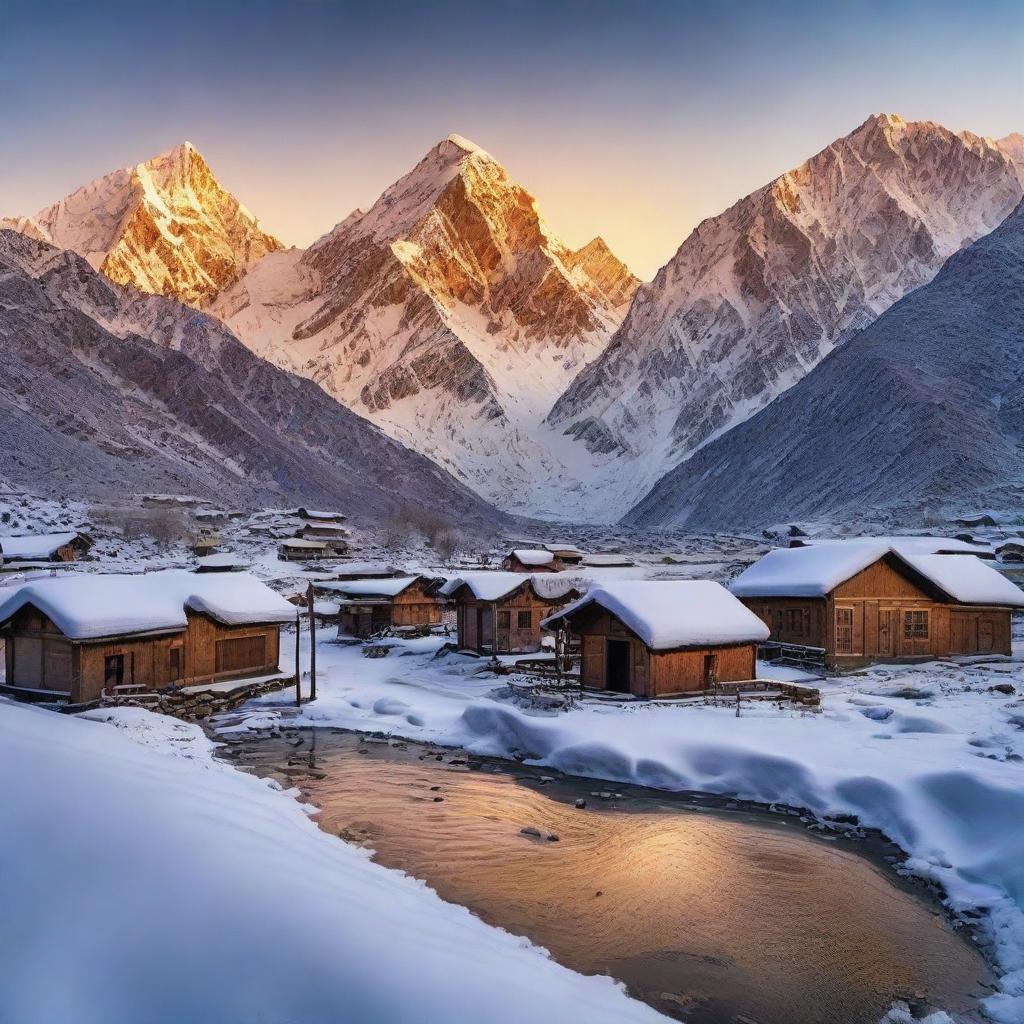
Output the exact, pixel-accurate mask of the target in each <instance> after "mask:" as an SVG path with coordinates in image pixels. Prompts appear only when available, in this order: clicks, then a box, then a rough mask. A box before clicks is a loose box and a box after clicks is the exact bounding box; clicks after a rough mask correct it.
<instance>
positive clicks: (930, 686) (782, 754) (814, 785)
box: [227, 639, 1024, 1024]
mask: <svg viewBox="0 0 1024 1024" xmlns="http://www.w3.org/2000/svg"><path fill="white" fill-rule="evenodd" d="M438 646H439V644H438V642H437V641H435V640H431V639H426V640H419V641H411V642H408V643H398V644H397V645H396V646H395V648H394V649H393V650H392V651H391V652H390V654H389V656H388V657H386V658H380V659H366V658H363V657H362V656H361V653H360V650H359V648H358V647H357V646H356V647H346V646H340V645H336V644H332V643H321V644H320V645H319V646H318V653H317V659H318V670H319V674H318V694H319V696H318V700H317V701H316V702H315V703H314V704H307V705H304V706H303V708H302V709H301V711H300V712H299V713H298V714H297V715H294V711H293V709H290V708H288V707H287V705H286V704H285V703H284V702H283V701H282V700H281V698H274V697H268V698H265V699H263V700H260V701H257V702H254V703H253V704H251V705H248V706H247V708H246V712H247V713H246V715H245V717H244V720H242V721H233V723H232V724H231V725H229V726H227V728H228V729H229V730H230V732H231V734H233V735H237V734H239V733H242V732H245V731H246V730H271V729H274V728H276V727H279V725H280V724H281V723H282V722H283V721H285V720H287V721H289V722H291V723H292V724H295V725H303V726H313V727H316V726H337V727H340V728H347V729H356V730H363V731H369V732H378V731H381V732H384V733H387V734H390V735H394V736H404V737H408V738H411V739H416V740H430V741H432V742H437V743H442V744H446V745H451V746H460V747H463V748H464V749H466V750H468V751H470V752H473V753H477V754H481V755H491V756H496V757H509V758H518V759H521V760H523V761H524V762H526V763H529V764H536V765H546V766H550V767H553V768H557V769H559V770H560V771H564V772H567V773H569V774H576V775H585V776H592V777H595V778H601V779H606V780H609V781H615V782H623V783H636V784H639V785H644V786H651V787H654V788H658V789H664V790H670V791H673V790H675V791H679V790H703V791H707V792H711V793H719V794H730V795H734V796H737V797H739V798H741V799H746V800H751V801H755V802H757V803H762V804H765V805H769V806H770V805H772V804H775V803H783V804H788V805H792V806H797V807H803V808H807V809H808V810H809V811H810V812H811V813H813V814H814V815H816V816H818V817H820V818H822V819H825V818H827V817H829V816H833V817H834V816H850V815H852V816H856V818H857V819H858V820H859V821H861V822H862V823H863V824H865V825H866V826H868V827H871V828H876V829H878V830H879V831H881V832H882V833H884V834H885V835H886V836H888V837H889V838H890V839H891V840H892V841H893V842H895V843H896V844H898V845H899V847H900V848H901V849H902V850H904V851H906V853H907V855H908V857H907V862H906V867H907V869H908V870H910V871H912V872H913V873H914V874H916V875H918V876H920V877H922V878H924V879H927V880H929V881H932V882H934V883H936V884H937V885H939V886H941V888H942V890H943V891H944V892H945V893H946V899H947V905H948V906H949V908H950V910H951V911H952V912H953V913H955V914H957V915H960V916H962V917H964V918H965V919H967V920H973V921H976V922H977V923H978V926H979V930H980V933H981V934H982V935H983V936H984V939H985V941H986V943H987V945H988V947H989V950H990V953H991V956H992V957H993V959H994V961H995V963H996V964H998V966H999V969H1000V973H1001V982H1000V984H1001V991H1000V992H998V993H996V994H994V995H992V996H990V997H989V998H987V999H986V1000H984V1003H983V1005H984V1007H985V1010H986V1012H987V1013H988V1014H989V1015H990V1016H991V1017H992V1019H993V1020H995V1021H998V1022H999V1024H1019V1022H1020V1021H1021V1020H1022V1019H1024V829H1021V828H1020V827H1019V826H1014V824H1013V823H1019V822H1020V821H1024V787H1022V783H1024V707H1022V703H1021V701H1020V700H1019V699H1018V697H1017V695H1018V694H1019V693H1021V692H1024V662H1022V661H1021V660H1020V659H1019V657H1018V658H1015V659H1012V660H1011V659H987V660H983V659H973V660H971V661H967V662H959V663H958V662H952V661H949V662H935V663H930V664H926V665H915V666H899V667H896V666H887V667H878V668H875V669H871V670H868V671H865V672H863V673H860V674H858V675H856V676H850V677H845V678H843V679H841V680H839V681H836V682H827V683H825V684H823V705H822V708H821V710H820V711H819V712H812V711H808V710H806V709H795V708H793V707H791V706H786V705H781V706H775V705H773V704H770V703H758V704H754V703H751V704H749V705H747V706H745V707H744V708H743V709H742V710H741V714H740V717H738V718H737V717H736V715H735V709H734V708H733V707H732V706H730V707H714V706H711V705H707V704H704V703H691V704H688V705H685V706H683V705H678V704H676V705H668V704H653V703H652V704H618V703H616V704H610V703H607V702H604V701H598V700H584V701H582V702H580V703H579V704H578V705H577V706H576V707H575V708H573V709H572V710H570V711H568V712H565V713H560V714H554V713H544V712H539V711H536V710H532V709H529V708H523V707H521V706H518V705H517V704H516V703H515V702H514V701H512V700H510V699H508V698H507V697H504V696H503V695H502V691H503V689H504V686H503V684H504V682H505V680H503V679H501V678H498V677H495V676H493V675H489V674H487V673H486V665H485V664H484V663H483V662H481V661H480V660H479V659H474V658H469V657H465V656H459V655H454V654H442V655H440V656H436V655H437V648H438ZM286 657H287V655H286ZM993 687H999V689H993ZM1005 690H1010V691H1011V692H1003V691H1005ZM293 716H294V717H293Z"/></svg>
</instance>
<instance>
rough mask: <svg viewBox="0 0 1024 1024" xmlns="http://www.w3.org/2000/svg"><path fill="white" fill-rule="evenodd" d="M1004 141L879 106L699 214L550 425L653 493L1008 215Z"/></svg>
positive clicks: (1010, 172)
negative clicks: (717, 209)
mask: <svg viewBox="0 0 1024 1024" xmlns="http://www.w3.org/2000/svg"><path fill="white" fill-rule="evenodd" d="M1004 146H1005V150H1006V151H1005V152H1004V150H1003V149H1001V148H1000V147H999V146H997V145H996V144H995V143H994V142H992V141H991V140H988V139H982V138H979V137H977V136H975V135H972V134H970V133H969V132H962V133H959V134H958V133H954V132H951V131H948V130H947V129H945V128H942V127H941V126H939V125H936V124H932V123H930V122H920V123H908V122H905V121H903V120H902V119H901V118H899V117H896V116H893V115H876V116H873V117H871V118H869V119H868V120H867V121H866V122H865V123H864V124H863V125H861V126H860V127H859V128H858V129H857V130H856V131H854V132H853V133H852V134H850V135H848V136H846V137H844V138H841V139H839V140H837V141H836V142H834V143H833V144H832V145H830V146H828V147H827V148H826V149H824V150H823V151H822V152H821V153H819V154H818V155H817V156H815V157H812V158H811V159H810V160H808V161H807V162H806V163H804V164H802V165H801V166H800V167H797V168H795V169H794V170H792V171H790V172H788V173H786V174H784V175H782V176H781V177H779V178H777V179H776V180H775V181H773V182H771V183H770V184H768V185H766V186H765V187H764V188H762V189H760V190H758V191H757V192H755V193H753V194H752V195H750V196H747V197H746V198H745V199H742V200H740V202H738V203H737V204H736V205H735V206H733V207H732V208H731V209H729V210H727V211H726V212H725V213H723V214H721V215H720V216H718V217H713V218H710V219H709V220H706V221H704V222H703V223H702V224H700V225H699V226H698V227H697V228H696V230H695V231H694V232H693V233H692V234H691V235H690V237H689V238H687V239H686V241H685V242H684V243H683V245H682V246H681V247H680V249H679V251H678V252H677V253H676V255H675V256H674V257H673V258H672V260H671V261H670V262H669V263H668V264H667V265H666V266H665V267H663V268H662V270H661V271H659V273H658V275H657V277H656V278H655V280H654V281H652V282H651V283H650V284H646V285H643V286H641V288H640V290H639V291H638V292H637V295H636V297H635V299H634V301H633V304H632V306H631V308H630V311H629V315H628V316H627V317H626V319H625V321H624V322H623V324H622V327H621V328H620V329H619V330H618V332H617V333H616V334H615V336H614V337H613V338H612V340H611V342H610V343H609V345H608V347H607V349H606V350H605V351H604V353H603V354H602V355H601V356H600V358H598V359H596V360H595V361H594V362H593V363H591V364H590V365H589V366H588V367H587V368H586V369H585V370H584V371H583V372H582V373H580V374H579V376H578V377H577V378H576V379H575V380H574V381H573V383H572V385H571V386H570V387H569V388H568V389H567V391H566V393H565V394H564V395H563V396H562V397H561V398H560V399H559V400H558V402H557V403H556V404H555V406H554V408H553V409H552V411H551V414H550V415H549V417H548V423H549V425H551V426H552V427H554V428H557V429H558V430H560V431H564V432H566V433H567V434H568V435H569V436H572V437H576V438H579V439H580V440H581V441H582V442H583V443H584V444H585V445H586V446H587V448H588V450H589V451H590V453H591V454H592V455H597V456H598V457H599V461H600V459H602V458H603V460H604V465H603V468H600V469H598V471H597V475H598V477H600V476H602V475H603V476H604V477H605V478H609V477H610V478H611V479H613V480H616V481H618V486H619V494H620V496H627V495H628V494H629V493H630V492H631V491H632V493H634V494H637V493H643V491H644V490H645V489H646V488H647V487H649V486H651V485H652V484H653V483H654V481H655V480H656V479H657V478H658V477H659V476H660V475H661V474H662V473H664V472H665V471H666V470H667V469H668V468H670V467H671V466H673V465H675V464H676V463H678V462H679V461H680V460H681V459H683V458H685V457H686V456H687V455H689V454H690V453H692V452H693V451H694V450H695V449H697V448H698V447H699V446H700V445H702V444H704V443H706V442H707V441H708V440H709V439H712V438H714V437H715V436H716V435H718V434H721V433H723V432H724V431H726V430H727V429H728V428H730V427H732V426H734V425H735V424H737V423H740V422H742V421H743V420H745V419H746V418H747V417H749V416H751V415H753V414H754V413H755V412H757V410H758V409H760V408H762V407H763V406H765V405H766V404H767V403H769V402H770V401H771V400H772V399H773V398H775V397H776V396H777V395H779V394H780V393H782V392H783V391H785V390H786V389H787V388H788V387H790V386H791V385H793V384H794V383H795V382H796V381H798V380H799V379H800V378H801V377H803V376H804V375H805V374H806V373H807V372H808V371H810V370H811V369H812V368H813V367H814V366H816V365H817V364H818V363H819V362H820V360H821V359H822V358H823V357H825V356H826V355H827V354H828V353H829V352H830V351H832V349H834V348H835V347H836V346H837V345H840V344H841V343H842V342H844V341H845V340H846V339H847V338H849V337H850V336H851V335H852V334H854V333H855V332H856V331H858V330H859V329H862V328H864V327H866V326H867V325H868V324H869V323H871V322H872V321H873V320H874V319H875V318H876V317H878V316H879V315H880V314H881V313H882V312H884V311H885V310H886V309H887V308H888V307H889V306H891V305H892V304H893V303H894V302H896V301H897V300H898V299H900V298H901V297H902V296H903V295H905V294H906V293H907V292H908V291H910V290H912V289H914V288H917V287H919V286H920V285H922V284H924V283H926V282H927V281H929V280H930V279H931V278H932V276H933V275H934V274H935V273H936V271H938V269H939V268H940V267H941V266H942V264H943V263H944V262H945V260H946V259H948V258H949V256H951V255H952V254H953V253H955V252H956V251H957V250H959V249H960V248H961V247H962V246H963V245H965V244H969V243H970V242H972V241H974V240H975V239H977V238H979V237H981V236H983V235H985V234H987V233H988V232H989V231H991V230H992V229H993V228H995V227H996V226H997V225H998V224H999V223H1000V222H1001V221H1002V220H1003V218H1004V217H1006V215H1007V214H1008V213H1009V212H1010V211H1011V210H1012V209H1013V208H1014V206H1015V205H1016V204H1017V202H1018V201H1019V200H1020V198H1021V194H1022V189H1021V183H1020V181H1019V180H1018V176H1017V174H1016V172H1015V170H1014V166H1013V164H1012V163H1011V160H1010V158H1009V156H1008V155H1007V154H1008V152H1009V151H1010V150H1011V149H1012V137H1011V139H1010V140H1004ZM612 504H614V498H613V499H612Z"/></svg>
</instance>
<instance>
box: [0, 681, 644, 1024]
mask: <svg viewBox="0 0 1024 1024" xmlns="http://www.w3.org/2000/svg"><path fill="white" fill-rule="evenodd" d="M97 719H98V720H97ZM0 767H2V768H3V770H4V776H5V780H6V783H5V784H6V791H5V795H4V799H3V800H0V834H2V835H3V836H4V842H3V852H2V853H0V864H2V870H0V905H2V906H3V908H4V917H5V919H7V920H9V921H12V922H17V927H16V928H15V929H13V930H12V929H6V930H0V979H2V983H0V1020H4V1021H17V1022H18V1024H54V1022H55V1021H64V1022H74V1024H139V1022H140V1021H146V1022H147V1024H178V1022H181V1021H192V1022H195V1024H229V1022H230V1024H235V1022H239V1024H241V1022H246V1024H248V1022H254V1021H261V1022H265V1024H295V1022H301V1024H337V1021H338V1020H339V1019H340V1017H344V1018H345V1019H351V1020H363V1021H422V1022H424V1024H451V1022H454V1021H473V1022H477V1021H479V1022H488V1024H491V1022H493V1024H522V1022H523V1021H530V1020H533V1021H543V1020H573V1019H580V1018H582V1019H586V1020H588V1021H593V1022H602V1024H654V1022H655V1021H658V1020H664V1018H663V1017H661V1016H660V1015H659V1014H657V1013H656V1012H655V1011H654V1010H652V1009H650V1008H649V1007H647V1006H646V1005H644V1004H642V1003H638V1002H636V1001H635V1000H632V999H629V998H628V997H627V996H626V995H625V993H624V992H623V989H622V986H621V985H618V984H616V983H614V982H613V981H612V980H611V979H609V978H605V977H584V976H582V975H579V974H575V973H573V972H572V971H570V970H568V969H566V968H564V967H562V966H560V965H559V964H557V963H556V962H554V961H553V960H552V959H551V958H550V957H549V956H548V955H547V954H546V953H545V952H544V951H543V950H541V949H539V948H538V947H536V946H533V945H531V944H530V943H529V942H526V941H524V940H523V939H521V938H518V937H515V936H513V935H510V934H509V933H507V932H504V931H501V930H500V929H496V928H492V927H489V926H488V925H486V924H484V923H483V922H482V921H480V920H479V919H478V918H476V917H474V916H473V915H472V914H470V913H469V911H467V910H465V909H463V908H462V907H459V906H455V905H453V904H450V903H445V902H444V901H443V900H441V899H440V898H439V897H438V896H437V895H436V894H435V893H433V892H432V891H431V890H429V889H428V888H426V887H425V886H424V885H423V884H422V883H420V882H417V881H415V880H413V879H412V878H410V877H408V876H406V875H403V874H401V873H400V872H397V871H389V870H387V869H386V868H383V867H381V866H379V865H377V864H374V863H373V862H372V861H371V860H370V859H369V857H368V856H367V854H366V853H365V852H364V851H362V850H360V849H359V848H357V847H356V846H353V845H350V844H347V843H343V842H340V841H339V840H338V839H337V838H336V837H334V836H331V835H327V834H325V833H324V832H322V831H321V830H320V829H319V828H317V826H316V825H315V824H314V823H313V822H312V821H311V820H310V818H309V815H308V811H309V808H304V807H303V805H302V804H301V803H300V802H299V801H298V800H296V799H295V796H294V794H290V793H285V792H282V791H281V790H280V787H277V786H274V785H272V784H270V783H268V782H266V781H263V780H260V779H257V778H255V777H253V776H251V775H248V774H246V773H244V772H239V771H237V770H235V769H234V768H232V767H230V766H229V765H227V764H225V763H223V762H220V761H218V760H216V759H215V758H214V757H213V744H212V743H211V742H210V740H209V739H207V737H206V736H205V735H204V734H203V732H202V731H201V730H200V729H199V727H198V726H195V725H191V724H186V723H183V722H179V721H177V720H175V719H171V718H166V717H163V716H160V715H155V714H153V713H151V712H148V711H143V710H140V709H134V708H119V709H111V710H105V711H98V712H90V713H87V714H86V715H85V716H66V715H59V714H54V713H53V712H51V711H47V710H43V709H40V708H36V707H31V706H27V705H20V704H14V703H11V702H8V701H6V700H0ZM339 1015H340V1016H339Z"/></svg>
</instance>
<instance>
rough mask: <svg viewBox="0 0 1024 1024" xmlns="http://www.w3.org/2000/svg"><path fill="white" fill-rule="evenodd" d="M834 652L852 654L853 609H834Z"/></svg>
mask: <svg viewBox="0 0 1024 1024" xmlns="http://www.w3.org/2000/svg"><path fill="white" fill-rule="evenodd" d="M836 654H853V609H852V608H837V609H836Z"/></svg>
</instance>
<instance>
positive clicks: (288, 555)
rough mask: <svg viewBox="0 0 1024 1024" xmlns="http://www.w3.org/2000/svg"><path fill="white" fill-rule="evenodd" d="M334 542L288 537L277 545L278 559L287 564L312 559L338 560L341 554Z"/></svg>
mask: <svg viewBox="0 0 1024 1024" xmlns="http://www.w3.org/2000/svg"><path fill="white" fill-rule="evenodd" d="M343 553H344V552H339V551H337V550H336V548H335V544H334V542H333V541H327V540H314V539H312V538H307V537H286V538H285V539H284V540H282V541H280V542H279V543H278V545H277V557H278V558H280V559H282V560H283V561H286V562H305V561H308V560H309V559H312V558H337V557H338V556H339V555H340V554H343Z"/></svg>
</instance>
